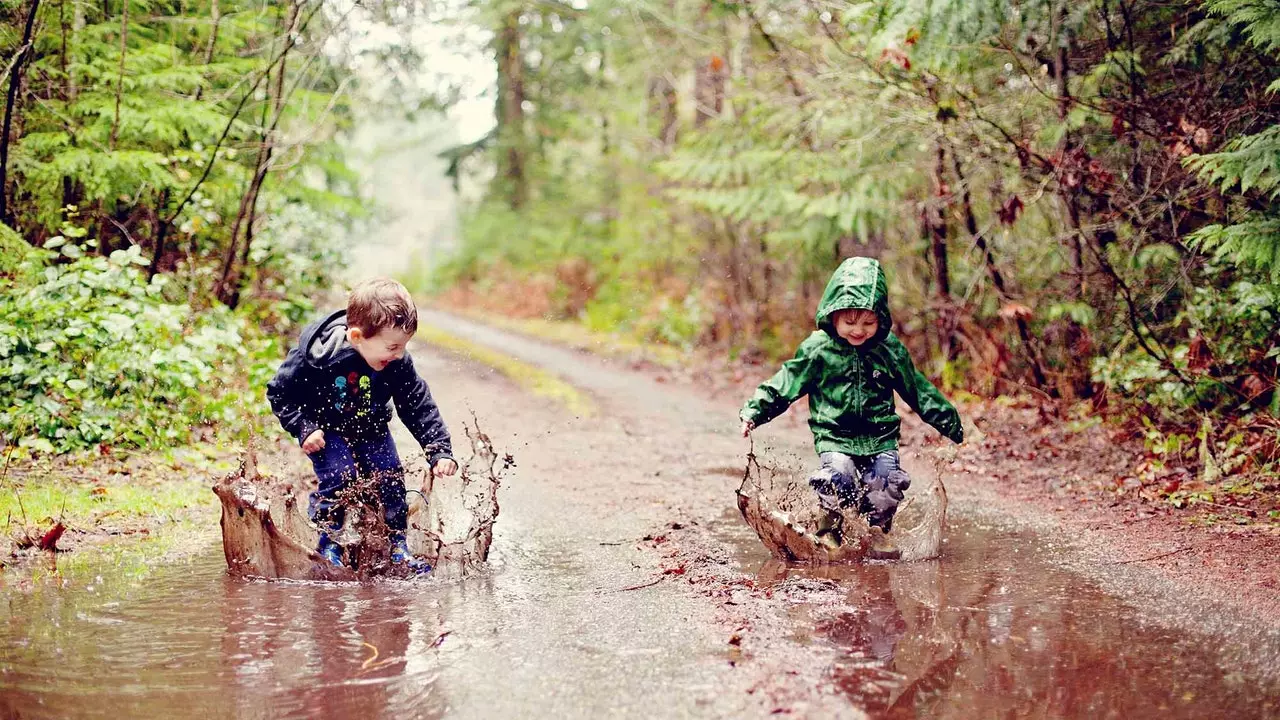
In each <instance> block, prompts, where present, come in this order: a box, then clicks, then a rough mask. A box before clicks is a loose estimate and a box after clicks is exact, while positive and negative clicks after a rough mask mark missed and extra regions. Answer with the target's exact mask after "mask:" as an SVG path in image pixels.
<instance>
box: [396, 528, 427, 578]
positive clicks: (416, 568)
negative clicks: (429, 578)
mask: <svg viewBox="0 0 1280 720" xmlns="http://www.w3.org/2000/svg"><path fill="white" fill-rule="evenodd" d="M389 539H390V540H391V562H393V563H395V564H397V565H401V564H403V565H405V566H406V567H408V568H409V569H410V570H412V571H413V572H415V573H417V574H418V575H424V574H426V573H429V572H431V563H428V562H427V561H425V560H419V559H418V558H416V557H414V556H413V553H411V552H409V543H408V541H407V540H405V536H404V533H402V532H393V533H391V537H390V538H389Z"/></svg>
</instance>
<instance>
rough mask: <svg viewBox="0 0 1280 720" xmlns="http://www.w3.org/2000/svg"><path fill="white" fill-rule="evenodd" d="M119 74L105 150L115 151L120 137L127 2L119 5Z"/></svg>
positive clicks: (127, 24) (127, 47) (127, 16)
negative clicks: (114, 107) (113, 115)
mask: <svg viewBox="0 0 1280 720" xmlns="http://www.w3.org/2000/svg"><path fill="white" fill-rule="evenodd" d="M120 9H121V10H120V74H119V76H118V77H117V78H116V112H115V117H113V118H112V120H111V139H110V141H109V142H108V143H107V148H109V149H111V150H115V149H116V140H117V139H118V138H119V136H120V97H121V96H122V95H124V61H125V57H127V55H128V51H129V0H122V2H121V3H120Z"/></svg>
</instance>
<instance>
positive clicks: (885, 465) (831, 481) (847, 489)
mask: <svg viewBox="0 0 1280 720" xmlns="http://www.w3.org/2000/svg"><path fill="white" fill-rule="evenodd" d="M818 460H819V461H821V462H822V467H821V468H819V469H818V470H816V471H815V472H814V473H813V474H812V475H810V476H809V486H810V487H812V488H813V489H814V490H816V491H818V504H820V505H821V506H822V507H823V508H825V509H827V510H841V509H844V508H848V507H856V508H857V510H858V512H859V513H861V514H863V515H866V516H867V521H868V522H870V523H871V524H872V525H875V526H877V527H880V528H882V529H884V530H885V531H886V532H888V530H889V527H890V525H892V523H893V516H894V513H896V512H897V511H898V503H900V502H902V495H903V493H904V492H905V491H906V489H907V488H908V487H910V486H911V478H910V477H909V476H908V475H907V474H906V473H905V472H903V470H902V466H901V465H900V464H899V460H898V453H897V451H894V450H891V451H889V452H882V453H878V454H876V455H845V454H844V453H838V452H824V453H820V454H819V455H818Z"/></svg>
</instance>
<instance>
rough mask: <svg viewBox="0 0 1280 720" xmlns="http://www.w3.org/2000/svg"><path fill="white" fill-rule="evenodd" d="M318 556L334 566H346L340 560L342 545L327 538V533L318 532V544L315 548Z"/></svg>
mask: <svg viewBox="0 0 1280 720" xmlns="http://www.w3.org/2000/svg"><path fill="white" fill-rule="evenodd" d="M316 552H318V553H320V557H322V558H324V559H325V560H327V561H329V564H330V565H333V566H334V567H346V564H344V563H343V562H342V546H341V545H339V544H338V543H336V542H334V541H333V540H331V539H330V538H329V534H328V533H320V544H319V546H318V547H317V548H316Z"/></svg>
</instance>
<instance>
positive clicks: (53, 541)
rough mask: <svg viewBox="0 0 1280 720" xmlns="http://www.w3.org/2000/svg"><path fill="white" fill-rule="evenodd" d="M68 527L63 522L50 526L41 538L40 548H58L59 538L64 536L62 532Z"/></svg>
mask: <svg viewBox="0 0 1280 720" xmlns="http://www.w3.org/2000/svg"><path fill="white" fill-rule="evenodd" d="M66 529H67V526H66V525H63V524H62V523H57V524H55V525H54V526H53V527H51V528H49V532H47V533H45V534H44V536H43V537H41V538H40V549H41V550H57V549H58V538H60V537H62V533H63V532H65V531H66Z"/></svg>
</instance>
